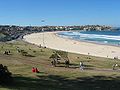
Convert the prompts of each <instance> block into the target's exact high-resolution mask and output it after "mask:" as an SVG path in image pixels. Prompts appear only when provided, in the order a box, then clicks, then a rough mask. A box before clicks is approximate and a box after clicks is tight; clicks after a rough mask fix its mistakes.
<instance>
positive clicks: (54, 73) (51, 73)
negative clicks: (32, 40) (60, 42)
mask: <svg viewBox="0 0 120 90" xmlns="http://www.w3.org/2000/svg"><path fill="white" fill-rule="evenodd" d="M18 47H19V49H21V50H24V51H26V52H28V54H29V56H22V55H21V54H20V53H18V52H17V50H16V48H18ZM41 49H42V50H43V51H41ZM5 50H10V51H11V54H10V55H4V54H3V53H4V51H5ZM53 51H54V50H52V49H47V48H44V49H43V48H39V47H37V46H35V45H32V44H28V43H25V42H23V41H14V42H7V43H0V63H1V64H3V65H6V66H8V69H9V70H10V71H11V72H12V74H13V78H14V82H13V83H11V84H10V85H0V90H66V89H69V90H96V89H97V90H118V89H119V88H120V85H119V84H120V77H119V76H120V71H119V70H115V71H113V70H112V65H113V64H114V63H118V64H120V61H119V60H113V59H108V58H100V57H92V56H86V55H79V54H73V53H68V56H69V59H70V63H71V65H70V68H65V65H64V61H61V64H59V65H57V67H52V66H51V63H50V59H49V57H50V55H51V54H52V52H53ZM80 61H83V62H84V64H85V70H83V71H81V70H80V69H79V62H80ZM33 66H34V67H37V68H38V69H39V70H40V73H32V71H31V69H32V67H33Z"/></svg>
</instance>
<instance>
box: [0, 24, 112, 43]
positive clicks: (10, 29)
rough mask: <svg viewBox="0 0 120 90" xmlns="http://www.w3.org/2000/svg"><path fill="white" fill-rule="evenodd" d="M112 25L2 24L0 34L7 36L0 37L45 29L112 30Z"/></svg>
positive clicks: (7, 38) (15, 35)
mask: <svg viewBox="0 0 120 90" xmlns="http://www.w3.org/2000/svg"><path fill="white" fill-rule="evenodd" d="M111 29H112V27H110V26H105V25H103V26H101V25H85V26H15V25H0V34H3V35H5V37H2V38H0V41H4V42H5V41H11V40H15V39H18V38H22V36H23V35H26V34H30V33H37V32H43V31H69V30H88V31H90V30H99V31H101V30H111Z"/></svg>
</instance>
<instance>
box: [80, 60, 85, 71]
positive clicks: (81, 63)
mask: <svg viewBox="0 0 120 90" xmlns="http://www.w3.org/2000/svg"><path fill="white" fill-rule="evenodd" d="M83 67H84V66H83V62H81V61H80V70H83Z"/></svg>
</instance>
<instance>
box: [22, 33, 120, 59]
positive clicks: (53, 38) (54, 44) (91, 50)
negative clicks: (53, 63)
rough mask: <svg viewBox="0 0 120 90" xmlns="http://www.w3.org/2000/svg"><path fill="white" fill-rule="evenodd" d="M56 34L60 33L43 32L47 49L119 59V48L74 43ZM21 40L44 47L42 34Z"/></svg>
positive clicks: (79, 42) (34, 34)
mask: <svg viewBox="0 0 120 90" xmlns="http://www.w3.org/2000/svg"><path fill="white" fill-rule="evenodd" d="M58 32H60V31H57V32H44V39H45V46H46V47H47V48H51V49H56V50H62V51H67V52H72V53H77V54H84V55H91V56H98V57H105V58H114V57H118V58H120V55H119V53H120V47H117V46H111V45H103V44H102V45H101V44H96V43H90V42H83V41H76V40H73V39H69V38H64V37H59V36H58V35H56V34H57V33H58ZM62 32H63V31H62ZM23 40H24V41H26V42H29V43H32V44H36V45H38V46H39V45H41V46H44V45H43V33H33V34H29V35H25V36H23Z"/></svg>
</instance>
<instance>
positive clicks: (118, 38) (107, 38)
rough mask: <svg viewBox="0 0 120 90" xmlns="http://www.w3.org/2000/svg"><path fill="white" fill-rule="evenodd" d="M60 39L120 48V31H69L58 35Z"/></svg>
mask: <svg viewBox="0 0 120 90" xmlns="http://www.w3.org/2000/svg"><path fill="white" fill-rule="evenodd" d="M58 35H59V36H60V37H64V38H70V39H74V40H77V41H86V42H93V43H98V44H109V45H115V46H120V30H117V31H69V32H60V33H58Z"/></svg>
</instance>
